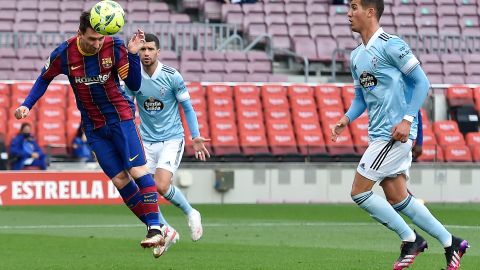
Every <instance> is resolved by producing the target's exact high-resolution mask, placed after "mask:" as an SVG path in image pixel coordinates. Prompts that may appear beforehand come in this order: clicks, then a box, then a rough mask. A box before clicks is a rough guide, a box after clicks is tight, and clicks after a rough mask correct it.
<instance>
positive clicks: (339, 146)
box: [322, 121, 356, 156]
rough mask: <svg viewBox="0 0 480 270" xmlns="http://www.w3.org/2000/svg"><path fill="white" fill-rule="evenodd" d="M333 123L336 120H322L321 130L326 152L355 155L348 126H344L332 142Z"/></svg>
mask: <svg viewBox="0 0 480 270" xmlns="http://www.w3.org/2000/svg"><path fill="white" fill-rule="evenodd" d="M335 124H336V121H330V122H322V131H323V136H324V137H325V143H326V144H327V150H328V152H329V153H330V154H331V155H333V156H342V155H356V151H355V149H354V143H353V140H352V136H351V133H350V130H349V128H348V127H346V128H345V130H344V131H343V132H342V134H340V135H339V136H338V138H337V141H336V142H332V140H331V137H332V131H331V130H332V127H333V126H334V125H335Z"/></svg>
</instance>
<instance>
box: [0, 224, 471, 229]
mask: <svg viewBox="0 0 480 270" xmlns="http://www.w3.org/2000/svg"><path fill="white" fill-rule="evenodd" d="M372 225H373V226H377V225H378V226H380V225H381V224H378V223H366V222H358V223H357V222H256V223H204V224H203V226H204V227H235V226H241V227H277V226H282V227H293V226H305V227H325V226H332V227H340V226H343V227H348V226H372ZM144 226H145V225H142V224H78V225H63V224H60V225H3V226H0V230H23V229H28V230H39V229H81V228H85V229H88V228H98V229H102V228H134V227H144ZM445 227H447V228H453V229H467V230H480V226H468V225H445Z"/></svg>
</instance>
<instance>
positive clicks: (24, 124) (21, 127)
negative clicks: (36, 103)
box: [20, 122, 32, 132]
mask: <svg viewBox="0 0 480 270" xmlns="http://www.w3.org/2000/svg"><path fill="white" fill-rule="evenodd" d="M25 127H30V128H31V127H32V125H30V123H27V122H24V123H22V125H21V126H20V132H22V131H23V129H24V128H25Z"/></svg>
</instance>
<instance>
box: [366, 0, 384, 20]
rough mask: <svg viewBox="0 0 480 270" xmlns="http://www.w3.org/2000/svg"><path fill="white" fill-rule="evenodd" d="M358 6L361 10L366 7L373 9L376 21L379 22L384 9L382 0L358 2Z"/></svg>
mask: <svg viewBox="0 0 480 270" xmlns="http://www.w3.org/2000/svg"><path fill="white" fill-rule="evenodd" d="M360 4H361V5H362V7H363V8H366V7H373V8H375V10H376V11H377V20H379V21H380V17H382V14H383V10H384V8H385V6H384V4H383V0H360Z"/></svg>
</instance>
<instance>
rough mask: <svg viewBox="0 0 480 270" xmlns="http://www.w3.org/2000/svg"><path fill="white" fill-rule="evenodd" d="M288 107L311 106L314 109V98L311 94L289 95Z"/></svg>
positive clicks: (315, 106)
mask: <svg viewBox="0 0 480 270" xmlns="http://www.w3.org/2000/svg"><path fill="white" fill-rule="evenodd" d="M290 105H291V106H290V107H291V108H292V109H293V108H305V109H307V108H311V109H316V108H317V105H316V104H315V99H314V98H313V96H291V97H290Z"/></svg>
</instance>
